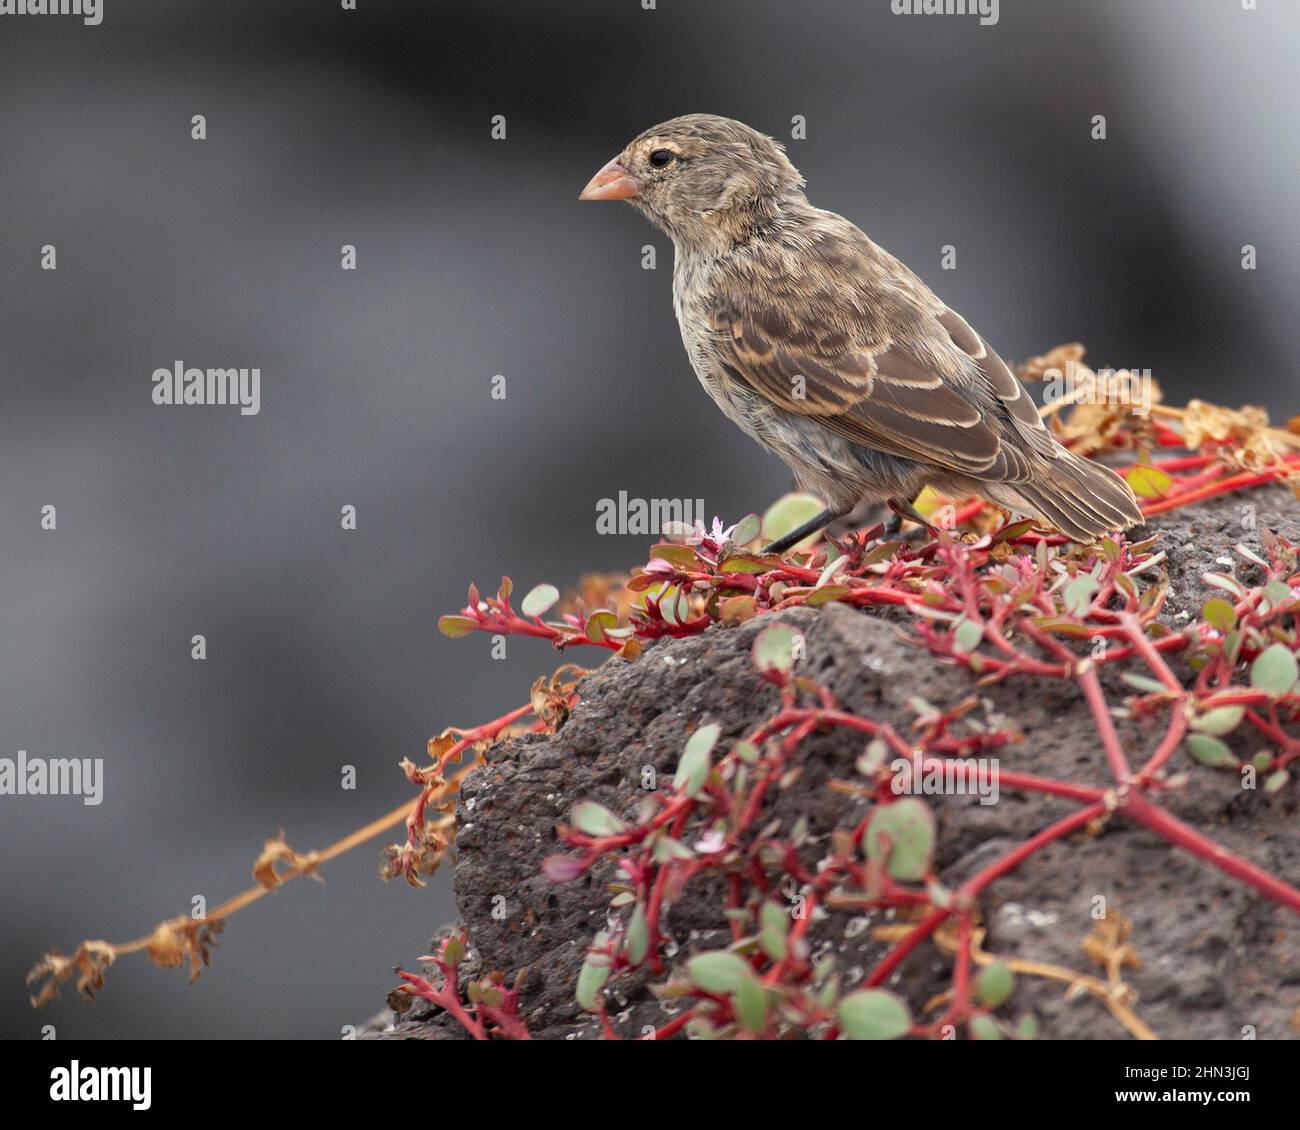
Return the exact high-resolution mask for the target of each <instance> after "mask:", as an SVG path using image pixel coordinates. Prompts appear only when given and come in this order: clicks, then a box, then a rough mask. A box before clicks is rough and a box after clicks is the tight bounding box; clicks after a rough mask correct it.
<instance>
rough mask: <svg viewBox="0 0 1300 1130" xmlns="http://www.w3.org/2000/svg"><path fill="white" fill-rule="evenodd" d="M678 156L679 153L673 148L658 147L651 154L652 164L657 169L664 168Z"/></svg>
mask: <svg viewBox="0 0 1300 1130" xmlns="http://www.w3.org/2000/svg"><path fill="white" fill-rule="evenodd" d="M676 156H677V154H676V153H674V152H673V151H672V150H671V149H656V150H655V151H654V152H653V153H651V154H650V164H652V165H653V166H654V167H655V168H656V169H662V168H663V167H664V166H665V165H666V164H668V163H669V162H670V161H671V160H672V159H673V158H674V157H676Z"/></svg>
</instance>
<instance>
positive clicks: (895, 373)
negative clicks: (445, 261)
mask: <svg viewBox="0 0 1300 1130" xmlns="http://www.w3.org/2000/svg"><path fill="white" fill-rule="evenodd" d="M803 185H804V180H803V178H802V177H801V176H800V175H799V172H798V170H797V169H795V167H794V166H793V165H792V164H791V163H790V161H789V159H788V158H787V157H786V155H785V152H784V151H783V150H782V148H781V146H780V145H778V144H777V143H776V142H775V141H773V140H772V139H771V138H770V137H766V136H764V135H763V134H761V133H758V132H757V131H756V130H752V129H750V128H749V126H747V125H744V124H743V123H741V122H737V121H732V120H731V119H730V118H719V117H714V116H713V115H710V114H688V115H686V116H685V117H682V118H674V119H673V120H672V121H668V122H664V123H663V124H662V125H658V126H655V127H654V128H653V129H649V130H647V131H646V132H645V133H643V134H641V136H640V137H638V138H636V139H635V140H634V141H632V143H631V144H630V145H628V147H627V148H626V149H624V150H623V152H622V153H620V154H619V155H618V156H617V157H616V158H615V159H614V160H612V161H610V162H609V164H607V165H606V166H605V167H604V168H603V169H601V170H600V172H598V173H597V174H596V175H595V176H594V177H592V178H591V182H590V183H589V184H588V185H587V187H586V188H585V189H584V190H583V192H582V195H581V197H580V199H582V200H627V201H629V202H631V203H632V204H633V205H635V206H636V207H637V208H638V209H640V210H641V211H642V212H643V213H644V214H645V215H646V217H647V218H648V219H649V220H650V222H651V223H653V224H655V225H656V226H657V227H659V228H661V229H663V231H664V232H666V233H667V235H668V236H669V238H671V239H672V241H673V247H674V249H675V251H676V259H675V262H674V265H673V305H674V306H675V307H676V310H677V321H678V323H679V325H680V326H681V331H682V341H683V342H684V343H685V345H686V351H687V353H688V354H689V355H690V358H691V364H692V365H693V366H694V367H695V372H696V374H697V375H698V376H699V378H700V383H701V384H703V385H704V388H705V390H706V391H707V392H708V394H709V395H710V396H711V397H713V400H714V402H715V403H716V404H717V405H718V407H719V408H721V409H722V411H723V412H724V413H726V415H727V416H728V417H729V418H730V419H731V420H732V421H733V422H734V423H736V424H738V425H739V426H740V427H741V428H743V429H744V430H745V431H746V432H748V433H749V435H751V436H752V437H753V438H754V439H756V440H757V441H758V442H759V443H760V444H761V445H762V446H763V447H765V448H766V449H767V450H768V451H770V452H772V453H773V454H775V455H777V456H779V457H780V458H781V459H782V460H784V461H785V463H786V464H787V465H788V466H789V468H790V470H791V471H792V472H793V473H794V477H795V482H796V483H797V484H798V485H799V487H800V488H801V489H802V490H806V491H808V492H809V493H811V494H814V495H817V496H818V497H819V498H822V499H824V500H825V501H826V503H827V507H826V510H825V511H824V512H823V513H821V514H820V515H818V517H816V518H814V519H813V520H812V521H811V522H808V523H807V524H806V525H805V526H803V527H801V528H800V529H798V530H795V531H793V532H792V533H791V534H789V535H787V536H786V537H783V538H781V539H780V540H779V541H777V542H774V543H773V544H772V545H771V546H769V547H768V549H769V550H770V551H772V552H778V551H781V550H784V549H788V548H789V547H790V546H792V545H795V544H797V543H798V542H799V541H801V540H803V539H804V538H806V537H807V536H809V535H810V534H812V533H814V532H815V531H817V530H820V529H821V528H822V527H824V526H825V525H827V524H828V523H830V522H831V521H833V520H834V519H836V518H837V517H839V516H840V515H842V514H846V513H848V511H850V510H851V509H853V507H854V506H855V505H857V504H858V503H859V502H860V501H863V500H873V501H878V502H879V501H887V502H889V503H890V504H891V505H892V506H894V507H895V509H899V508H904V509H906V508H907V505H908V503H909V502H910V500H911V499H912V498H914V497H915V496H916V495H917V493H918V492H919V491H920V490H921V488H922V487H925V486H932V487H933V488H934V489H935V490H937V491H940V492H941V493H943V494H946V495H950V496H952V497H954V498H959V497H964V496H966V495H969V494H978V495H980V496H982V497H984V498H987V499H990V500H992V501H993V502H995V503H997V504H998V505H1000V506H1003V507H1005V508H1007V509H1009V510H1011V511H1013V512H1015V513H1019V514H1026V515H1030V516H1033V517H1034V518H1036V519H1038V520H1039V521H1041V522H1042V523H1044V524H1045V525H1048V526H1051V527H1054V528H1056V529H1057V530H1060V531H1061V532H1062V533H1064V534H1067V535H1069V536H1070V537H1071V538H1074V539H1075V540H1078V541H1089V540H1092V539H1093V538H1095V537H1097V536H1099V535H1101V534H1104V533H1107V532H1109V531H1113V530H1120V529H1126V528H1128V527H1129V526H1132V525H1135V524H1137V523H1140V522H1141V521H1142V514H1141V512H1140V511H1139V510H1138V506H1137V501H1136V499H1135V498H1134V497H1133V492H1132V491H1131V490H1130V489H1129V487H1128V484H1127V483H1125V482H1124V480H1123V479H1121V478H1120V477H1119V476H1118V475H1116V474H1115V473H1114V472H1113V471H1111V470H1109V469H1108V468H1105V467H1102V466H1100V465H1099V464H1096V463H1092V462H1089V461H1088V460H1086V459H1081V458H1080V457H1078V456H1077V455H1074V454H1073V453H1072V452H1069V451H1067V450H1066V449H1065V448H1063V447H1062V446H1061V445H1060V444H1059V443H1057V441H1056V439H1055V437H1054V436H1053V435H1052V433H1051V432H1049V431H1048V430H1047V428H1046V427H1044V425H1043V421H1042V418H1041V417H1040V416H1039V414H1038V409H1037V408H1036V407H1035V406H1034V402H1033V400H1032V399H1031V398H1030V396H1029V393H1028V392H1027V391H1026V390H1025V388H1024V386H1023V385H1022V384H1021V383H1020V382H1019V381H1018V380H1017V379H1016V377H1015V376H1014V374H1013V373H1012V372H1011V370H1010V369H1008V368H1007V366H1006V364H1005V363H1004V362H1003V361H1002V359H1001V358H1000V357H999V356H998V355H997V354H996V353H995V352H993V350H992V349H990V348H989V346H988V345H987V344H986V343H985V341H984V339H983V338H981V337H980V336H979V334H977V333H975V331H974V330H972V329H971V328H970V326H968V325H967V324H966V322H965V321H963V320H962V318H961V317H960V315H958V314H956V313H955V312H953V311H952V310H950V309H948V307H947V306H945V305H944V304H943V303H942V302H940V301H939V299H938V298H936V297H935V295H934V294H933V293H932V292H931V290H930V288H929V287H927V286H926V285H925V283H923V282H922V281H921V280H920V279H919V278H917V276H916V275H914V274H913V273H912V272H911V271H910V270H908V269H907V267H905V266H903V264H902V263H900V262H899V261H898V260H897V259H895V258H894V257H893V256H892V255H890V254H889V253H888V252H887V251H884V250H883V249H881V248H879V247H877V246H876V245H875V244H874V243H872V242H871V240H869V239H868V238H867V237H866V236H865V235H864V234H863V233H862V232H861V231H859V230H858V229H857V228H856V227H854V225H853V224H851V223H849V221H848V220H846V219H844V217H843V216H837V215H836V214H835V213H834V212H825V211H823V210H822V209H820V208H814V207H813V206H812V205H811V204H809V203H808V198H807V197H806V196H805V195H804V193H803Z"/></svg>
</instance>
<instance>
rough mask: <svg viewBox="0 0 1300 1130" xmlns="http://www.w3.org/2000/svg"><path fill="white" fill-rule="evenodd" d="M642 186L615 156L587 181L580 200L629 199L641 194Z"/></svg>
mask: <svg viewBox="0 0 1300 1130" xmlns="http://www.w3.org/2000/svg"><path fill="white" fill-rule="evenodd" d="M640 195H641V193H640V186H639V185H638V184H637V183H636V178H635V177H634V176H632V174H631V173H629V172H628V171H627V170H626V169H625V168H623V166H622V165H620V164H619V163H618V159H617V158H615V159H614V160H613V161H611V162H610V163H609V164H608V165H606V166H605V167H604V168H603V169H601V170H600V172H598V173H597V174H596V175H595V176H594V177H592V178H591V180H589V181H588V182H587V187H586V188H584V189H583V190H582V194H581V195H580V196H579V197H578V199H579V200H627V199H628V198H629V197H632V196H640Z"/></svg>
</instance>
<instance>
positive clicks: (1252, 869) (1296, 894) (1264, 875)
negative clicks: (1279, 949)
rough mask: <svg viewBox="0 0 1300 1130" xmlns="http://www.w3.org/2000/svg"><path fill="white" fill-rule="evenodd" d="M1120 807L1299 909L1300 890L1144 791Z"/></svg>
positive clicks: (1259, 888) (1181, 844)
mask: <svg viewBox="0 0 1300 1130" xmlns="http://www.w3.org/2000/svg"><path fill="white" fill-rule="evenodd" d="M1120 811H1121V812H1123V813H1124V814H1125V815H1126V816H1129V817H1131V818H1132V819H1134V820H1136V821H1137V822H1138V823H1139V824H1143V825H1145V826H1146V827H1148V828H1150V829H1151V830H1152V831H1153V832H1158V833H1159V834H1160V835H1161V836H1163V837H1164V838H1165V839H1166V840H1168V841H1169V842H1170V843H1171V844H1173V845H1174V846H1176V847H1180V848H1183V849H1184V850H1185V851H1188V852H1191V854H1192V855H1195V856H1197V857H1198V858H1200V859H1204V860H1205V861H1206V862H1208V863H1212V864H1214V866H1215V867H1217V868H1218V869H1219V870H1220V871H1222V872H1224V873H1225V874H1227V875H1231V876H1233V877H1234V878H1236V879H1240V880H1242V882H1245V883H1249V884H1250V885H1251V886H1252V887H1255V888H1256V889H1257V890H1260V891H1263V892H1264V894H1266V895H1268V896H1269V897H1270V898H1272V899H1274V900H1275V901H1277V902H1280V903H1282V904H1283V905H1284V906H1288V907H1290V908H1291V909H1292V910H1294V911H1296V912H1298V913H1300V890H1296V888H1295V887H1293V886H1291V885H1290V884H1289V883H1284V882H1283V881H1282V880H1281V879H1279V878H1278V877H1277V876H1276V875H1271V874H1270V873H1269V872H1267V871H1265V870H1263V868H1260V867H1256V866H1255V864H1253V863H1251V862H1250V861H1249V860H1247V859H1243V858H1242V857H1241V856H1239V855H1236V854H1234V853H1233V852H1231V851H1229V850H1228V849H1227V848H1225V847H1223V846H1222V845H1220V844H1216V843H1215V842H1214V841H1213V840H1211V839H1207V838H1206V837H1205V836H1202V835H1201V833H1200V832H1198V831H1196V830H1195V829H1194V828H1190V827H1188V825H1186V824H1184V823H1183V822H1182V821H1181V820H1179V819H1178V818H1177V817H1176V816H1173V815H1171V814H1170V813H1168V812H1166V811H1165V810H1164V809H1163V808H1160V807H1158V806H1157V805H1154V804H1152V803H1151V802H1150V801H1149V800H1147V799H1146V797H1144V796H1143V795H1142V794H1141V793H1139V792H1132V793H1130V794H1129V795H1128V796H1127V798H1126V800H1125V802H1124V804H1123V806H1122V807H1121V809H1120Z"/></svg>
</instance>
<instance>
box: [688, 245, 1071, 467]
mask: <svg viewBox="0 0 1300 1130" xmlns="http://www.w3.org/2000/svg"><path fill="white" fill-rule="evenodd" d="M842 222H843V223H845V224H846V225H847V221H842ZM853 232H854V233H855V234H856V235H857V236H858V237H859V238H860V243H859V242H858V241H856V240H854V241H850V240H837V241H832V242H830V243H828V244H822V245H817V246H814V247H813V248H805V249H804V250H803V253H802V254H800V255H797V256H789V255H783V256H781V258H780V262H779V268H778V269H775V270H773V271H770V272H769V271H762V272H760V273H759V274H758V275H757V276H755V275H750V276H749V277H750V278H751V279H752V278H755V277H758V278H763V279H764V280H765V281H766V282H768V283H769V285H768V286H766V287H759V286H754V285H752V284H751V285H745V283H744V282H743V281H741V282H740V283H739V285H729V286H727V287H725V288H724V289H723V291H722V293H723V294H724V295H725V297H724V298H721V299H720V300H719V301H717V302H716V303H714V304H713V306H712V309H711V311H710V328H711V330H712V333H711V344H712V352H713V354H714V356H715V357H716V358H717V360H718V362H719V363H720V364H721V365H722V366H723V367H724V368H725V369H726V371H727V372H728V373H729V374H730V375H731V376H732V377H733V378H735V379H737V380H739V381H741V382H743V384H745V385H747V386H749V387H750V388H751V389H753V390H754V391H755V392H757V393H759V394H761V395H762V396H763V397H765V398H766V399H767V400H769V401H770V402H771V403H772V404H774V405H775V406H777V407H779V408H782V409H784V410H785V411H787V412H793V413H796V414H798V415H802V416H812V417H816V418H817V419H818V420H819V421H820V422H821V423H822V424H824V425H825V426H826V427H828V428H830V429H831V430H833V431H835V432H838V433H839V434H840V435H842V436H844V437H845V438H847V439H849V440H851V441H853V442H855V443H860V444H862V445H863V446H865V447H869V448H872V449H874V450H877V451H883V452H886V453H888V454H891V455H896V456H899V457H902V458H905V459H915V460H919V461H921V462H925V463H931V464H936V465H938V466H940V467H946V468H949V469H951V470H953V471H956V472H959V473H961V474H964V475H969V476H971V477H974V478H979V479H987V480H999V481H1005V482H1016V481H1024V480H1026V479H1028V478H1031V477H1033V476H1034V474H1035V469H1034V467H1033V466H1032V463H1033V462H1036V459H1035V456H1039V457H1042V458H1046V459H1049V460H1051V459H1055V458H1056V457H1057V455H1058V453H1059V451H1060V449H1059V447H1058V446H1057V444H1056V442H1055V440H1054V439H1053V438H1052V436H1051V434H1050V433H1049V432H1048V431H1047V429H1046V428H1045V427H1044V425H1043V421H1042V419H1041V417H1040V416H1039V414H1038V409H1037V408H1036V407H1035V406H1034V403H1033V401H1032V399H1031V398H1030V396H1029V393H1028V392H1027V391H1026V389H1025V388H1024V386H1023V385H1021V383H1020V382H1019V381H1018V380H1017V379H1016V377H1015V375H1014V374H1013V373H1012V372H1011V370H1010V369H1009V368H1007V366H1006V364H1005V363H1004V362H1003V361H1002V359H1001V358H1000V357H999V356H998V355H997V354H996V353H995V352H994V351H993V350H992V349H990V348H989V347H988V345H987V344H986V343H985V342H984V340H983V339H982V338H981V337H980V336H979V335H978V334H976V333H975V331H974V330H972V329H971V328H970V326H969V325H967V324H966V322H965V321H964V320H963V319H962V318H961V317H960V316H959V315H958V314H956V313H954V312H953V311H952V310H949V309H948V308H947V307H946V306H944V305H943V303H941V302H940V301H939V300H938V299H937V298H936V297H935V296H934V295H933V294H932V293H931V292H930V291H929V290H928V288H926V287H925V285H924V283H922V282H921V281H920V280H919V279H917V278H916V276H914V275H913V274H912V273H911V272H910V271H908V270H907V268H906V267H904V266H903V265H902V264H901V263H898V262H897V260H894V259H893V258H892V256H889V255H888V254H887V253H885V252H883V251H881V250H880V249H879V248H877V247H876V246H875V245H874V244H871V243H870V242H869V241H867V239H866V237H865V236H862V235H861V233H860V232H858V231H857V229H856V228H854V229H853ZM862 245H865V248H864V247H863V246H862ZM869 255H870V256H871V258H868V256H869ZM773 278H779V279H780V283H779V284H778V285H771V280H772V279H773ZM1040 467H1041V464H1040Z"/></svg>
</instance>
